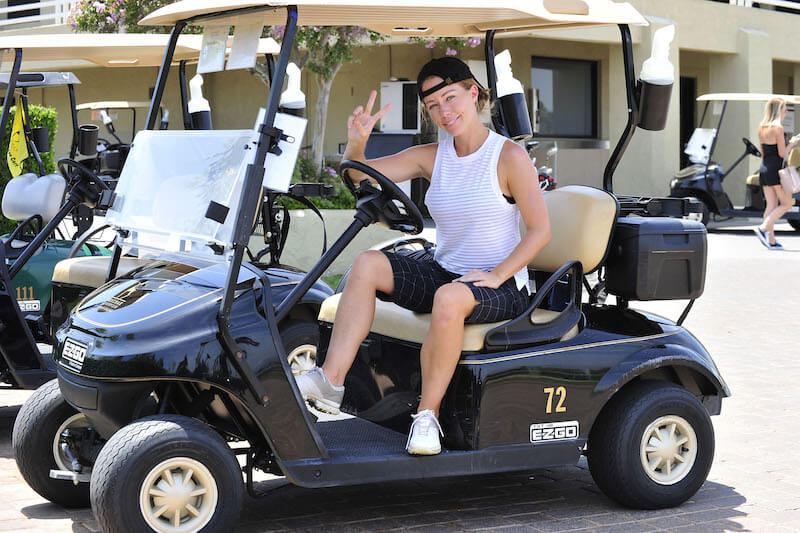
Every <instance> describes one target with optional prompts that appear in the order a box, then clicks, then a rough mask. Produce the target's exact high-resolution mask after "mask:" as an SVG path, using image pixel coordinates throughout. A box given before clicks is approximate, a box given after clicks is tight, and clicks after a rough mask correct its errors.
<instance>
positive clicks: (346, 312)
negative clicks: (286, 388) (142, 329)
mask: <svg viewBox="0 0 800 533" xmlns="http://www.w3.org/2000/svg"><path fill="white" fill-rule="evenodd" d="M376 290H379V291H383V292H385V293H386V294H391V293H392V291H393V290H394V276H393V275H392V265H391V263H389V259H387V258H386V256H385V255H384V254H383V253H382V252H378V251H376V250H368V251H366V252H362V253H361V254H359V255H358V257H356V260H355V261H354V262H353V268H352V269H351V270H350V277H349V278H348V279H347V283H346V285H345V287H344V291H343V292H342V297H341V299H340V300H339V308H338V309H337V311H336V320H335V321H334V323H333V333H332V334H331V342H330V345H329V346H328V353H327V355H326V357H325V363H324V364H323V365H322V371H323V372H324V373H325V375H326V376H327V377H328V381H330V382H331V384H333V385H335V386H337V387H338V386H341V385H343V384H344V378H345V376H346V375H347V372H348V371H349V370H350V367H351V366H352V365H353V361H354V360H355V358H356V353H357V352H358V347H359V345H360V344H361V341H363V340H364V339H365V338H366V336H367V335H368V334H369V329H370V327H371V326H372V320H373V318H374V317H375V291H376Z"/></svg>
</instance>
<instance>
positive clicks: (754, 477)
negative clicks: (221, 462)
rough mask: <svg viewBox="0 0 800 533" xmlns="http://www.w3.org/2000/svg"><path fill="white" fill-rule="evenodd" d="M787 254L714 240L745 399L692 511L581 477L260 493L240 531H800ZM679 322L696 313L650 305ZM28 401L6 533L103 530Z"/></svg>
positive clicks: (791, 253)
mask: <svg viewBox="0 0 800 533" xmlns="http://www.w3.org/2000/svg"><path fill="white" fill-rule="evenodd" d="M779 229H780V230H783V231H780V234H779V239H780V240H781V241H782V242H783V243H784V245H785V246H786V247H787V249H788V250H787V251H785V252H770V251H768V250H766V249H765V248H763V247H762V246H761V245H760V244H759V242H758V241H757V239H756V238H755V236H753V234H752V233H751V232H750V229H749V227H742V228H733V229H731V228H726V229H722V230H718V231H715V232H713V233H711V234H710V235H709V262H708V274H707V279H706V292H705V294H704V295H703V297H702V298H700V299H699V300H698V301H697V303H696V305H695V307H694V309H693V310H692V312H691V314H690V315H689V318H688V319H687V320H686V324H685V325H686V326H687V327H688V328H689V329H690V331H692V332H693V333H695V334H696V335H697V337H698V338H699V339H701V340H702V342H703V344H704V345H705V346H706V348H708V350H709V351H710V352H711V354H712V355H713V356H714V358H715V360H716V362H717V364H718V365H719V367H720V370H721V372H722V374H723V376H724V377H725V379H726V381H727V382H728V385H729V386H730V387H731V389H732V391H733V397H732V398H729V399H727V400H726V401H724V402H723V406H722V415H721V416H719V417H714V418H713V420H714V427H715V430H716V434H717V451H716V457H715V460H714V466H713V468H712V470H711V473H710V475H709V479H708V481H707V482H706V483H705V485H704V486H703V487H702V488H701V490H700V491H699V492H698V493H697V494H696V495H695V497H694V498H692V499H691V500H690V501H688V502H687V503H685V504H684V505H682V506H680V507H678V508H675V509H667V510H661V511H633V510H630V509H625V508H622V507H619V506H617V505H615V504H614V503H612V502H610V501H609V500H608V499H606V498H605V497H604V496H603V495H602V494H601V493H600V492H599V491H598V490H597V488H596V487H595V486H594V484H593V482H592V479H591V476H590V475H589V472H588V470H587V468H586V464H585V462H584V461H582V462H581V463H580V464H579V465H577V466H574V467H564V468H555V469H549V470H542V471H537V472H534V473H532V474H530V473H528V474H506V475H492V476H480V477H475V478H458V479H448V480H437V481H429V482H425V483H420V482H402V483H390V484H384V485H367V486H359V487H345V488H336V489H317V490H309V489H301V488H298V487H294V486H292V485H290V484H288V483H286V482H285V481H283V480H281V479H270V480H267V481H264V482H262V483H260V484H259V486H258V487H259V489H260V490H263V491H269V496H268V497H267V498H264V499H259V500H255V501H254V500H248V501H247V502H246V503H245V507H244V511H243V513H242V519H241V521H240V525H239V527H238V528H237V530H236V531H237V532H242V533H245V532H246V533H255V532H262V531H281V530H292V531H304V530H307V531H312V530H313V531H354V532H355V531H387V530H398V531H399V530H416V531H426V532H427V531H433V532H439V531H442V532H448V531H492V532H516V531H526V532H527V531H530V532H537V531H547V532H550V531H608V532H611V531H624V532H635V531H691V532H714V533H716V532H725V531H758V532H761V531H764V532H773V531H778V532H786V531H800V477H799V476H798V474H800V466H798V463H797V461H796V460H795V458H794V456H793V453H792V450H794V448H795V446H796V440H797V439H796V438H795V436H794V434H793V430H794V429H795V428H796V426H797V421H798V415H797V413H796V412H795V407H796V406H797V405H798V404H799V403H800V398H798V396H799V395H800V386H799V385H798V383H800V359H798V358H797V357H795V352H796V348H795V347H796V346H797V345H798V344H799V343H800V328H797V327H796V316H797V313H795V305H794V303H795V302H798V301H800V280H798V274H799V273H800V235H798V236H795V234H794V233H793V232H791V230H790V228H789V227H788V226H787V225H780V226H779ZM635 307H640V308H647V309H648V310H652V311H654V312H657V313H659V314H662V315H664V316H668V317H671V318H676V317H677V316H678V315H679V314H680V311H681V309H682V303H677V302H657V303H654V302H651V303H648V304H637V305H636V306H635ZM27 395H28V393H27V392H25V391H8V390H0V532H4V533H5V532H9V531H16V530H22V531H48V532H50V531H52V532H67V531H71V532H84V531H95V530H96V523H95V522H94V521H93V519H92V515H91V512H90V511H88V510H81V511H67V510H64V509H61V508H59V507H58V506H55V505H53V504H50V503H47V502H45V501H44V500H43V499H42V498H40V497H39V496H37V495H36V494H35V493H34V492H33V491H31V490H30V489H29V488H28V487H27V486H26V485H25V484H24V483H23V482H22V481H21V479H20V477H19V473H18V472H17V470H16V466H15V464H14V462H13V459H12V458H11V452H10V432H11V426H12V424H13V417H14V416H15V414H16V411H17V410H18V406H19V404H21V403H22V401H24V398H26V397H27Z"/></svg>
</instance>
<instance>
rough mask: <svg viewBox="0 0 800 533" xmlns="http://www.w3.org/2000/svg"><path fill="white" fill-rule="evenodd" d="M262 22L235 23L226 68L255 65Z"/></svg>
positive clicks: (251, 66) (232, 68)
mask: <svg viewBox="0 0 800 533" xmlns="http://www.w3.org/2000/svg"><path fill="white" fill-rule="evenodd" d="M263 28H264V26H263V24H261V23H257V24H248V25H242V24H237V25H236V30H235V33H234V34H233V45H232V46H231V53H230V55H229V56H228V64H227V65H226V67H225V69H226V70H234V69H238V68H253V67H255V66H256V54H258V39H259V38H260V37H261V30H262V29H263Z"/></svg>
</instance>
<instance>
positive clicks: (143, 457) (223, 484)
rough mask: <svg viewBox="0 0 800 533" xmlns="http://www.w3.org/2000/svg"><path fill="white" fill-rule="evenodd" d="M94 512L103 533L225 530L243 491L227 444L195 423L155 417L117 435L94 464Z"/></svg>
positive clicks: (191, 419) (173, 417)
mask: <svg viewBox="0 0 800 533" xmlns="http://www.w3.org/2000/svg"><path fill="white" fill-rule="evenodd" d="M90 492H91V501H92V510H93V511H94V515H95V518H96V519H97V522H98V524H99V525H100V529H101V530H102V531H105V532H106V533H122V532H131V533H133V532H137V533H138V532H143V531H156V532H159V533H167V532H169V533H189V532H195V531H205V532H211V531H222V530H224V529H230V528H231V526H232V525H233V524H234V523H235V522H236V519H237V518H238V516H239V511H240V509H241V505H242V495H243V483H242V474H241V469H240V467H239V463H238V462H237V461H236V457H235V456H234V454H233V452H232V451H231V449H230V448H229V447H228V445H227V443H226V442H225V440H224V439H223V438H222V437H221V436H220V435H219V434H218V433H217V432H216V431H214V430H213V429H211V428H210V427H208V426H207V425H205V424H204V423H202V422H200V421H199V420H195V419H193V418H188V417H185V416H178V415H156V416H149V417H146V418H142V419H140V420H137V421H136V422H133V423H131V424H129V425H127V426H125V427H123V428H122V429H120V430H119V431H117V432H116V433H115V434H114V435H113V436H112V437H111V438H110V439H109V440H108V443H107V444H106V446H104V447H103V449H102V451H101V452H100V455H99V456H98V457H97V461H95V466H94V470H93V471H92V480H91V491H90Z"/></svg>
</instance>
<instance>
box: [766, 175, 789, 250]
mask: <svg viewBox="0 0 800 533" xmlns="http://www.w3.org/2000/svg"><path fill="white" fill-rule="evenodd" d="M767 189H769V192H767ZM764 194H765V196H766V194H770V195H771V196H772V197H773V198H774V200H773V202H774V203H775V204H776V205H775V207H774V208H773V209H772V211H770V212H769V213H768V214H767V216H766V217H765V219H764V222H763V225H762V229H763V230H764V232H766V233H768V234H769V242H770V243H771V244H774V243H775V223H776V222H778V220H780V218H781V217H782V216H783V215H785V214H786V212H787V211H789V210H790V209H791V208H792V197H791V196H789V194H788V193H787V192H786V189H784V188H783V187H782V186H780V185H772V186H768V187H764Z"/></svg>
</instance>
